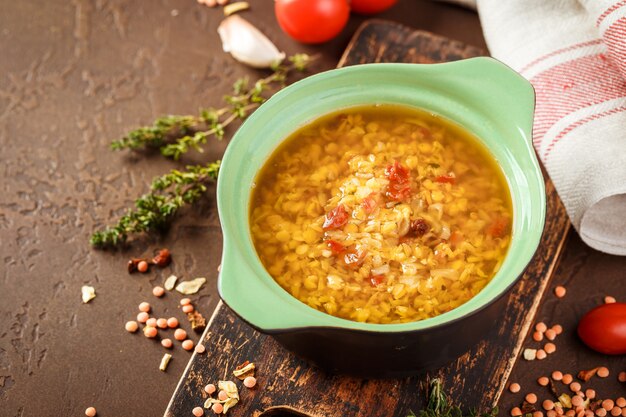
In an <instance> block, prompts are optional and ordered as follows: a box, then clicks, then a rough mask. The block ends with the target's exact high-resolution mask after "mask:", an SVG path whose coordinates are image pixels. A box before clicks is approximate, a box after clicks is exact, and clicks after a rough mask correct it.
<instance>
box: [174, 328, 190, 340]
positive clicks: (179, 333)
mask: <svg viewBox="0 0 626 417" xmlns="http://www.w3.org/2000/svg"><path fill="white" fill-rule="evenodd" d="M186 338H187V332H186V331H185V330H184V329H176V331H175V332H174V339H176V340H180V341H182V340H185V339H186Z"/></svg>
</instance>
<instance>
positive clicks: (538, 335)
mask: <svg viewBox="0 0 626 417" xmlns="http://www.w3.org/2000/svg"><path fill="white" fill-rule="evenodd" d="M533 340H534V341H535V342H541V341H542V340H543V333H541V332H534V333H533Z"/></svg>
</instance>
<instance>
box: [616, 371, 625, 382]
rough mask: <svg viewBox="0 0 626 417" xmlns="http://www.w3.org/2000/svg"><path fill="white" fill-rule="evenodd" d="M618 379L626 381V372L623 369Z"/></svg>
mask: <svg viewBox="0 0 626 417" xmlns="http://www.w3.org/2000/svg"><path fill="white" fill-rule="evenodd" d="M617 380H618V381H619V382H626V372H625V371H622V372H620V373H619V375H617Z"/></svg>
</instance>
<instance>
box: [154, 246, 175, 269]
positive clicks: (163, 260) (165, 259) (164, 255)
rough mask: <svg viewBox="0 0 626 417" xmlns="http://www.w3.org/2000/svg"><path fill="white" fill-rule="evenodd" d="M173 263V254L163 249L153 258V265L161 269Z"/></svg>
mask: <svg viewBox="0 0 626 417" xmlns="http://www.w3.org/2000/svg"><path fill="white" fill-rule="evenodd" d="M171 262H172V254H171V253H170V251H169V250H168V249H161V250H160V251H159V253H157V254H156V255H155V256H154V258H152V263H153V264H154V265H156V266H159V267H161V268H163V267H166V266H168V265H169V264H170V263H171Z"/></svg>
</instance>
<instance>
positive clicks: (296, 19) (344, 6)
mask: <svg viewBox="0 0 626 417" xmlns="http://www.w3.org/2000/svg"><path fill="white" fill-rule="evenodd" d="M274 12H275V13H276V19H278V24H279V25H280V27H281V28H282V30H283V31H285V32H286V33H287V34H288V35H289V36H291V37H292V38H294V39H295V40H297V41H300V42H303V43H322V42H326V41H328V40H331V39H332V38H334V37H335V36H337V35H338V34H339V32H341V30H342V29H343V28H344V27H345V26H346V23H347V22H348V17H350V7H349V6H348V0H276V2H275V4H274Z"/></svg>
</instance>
